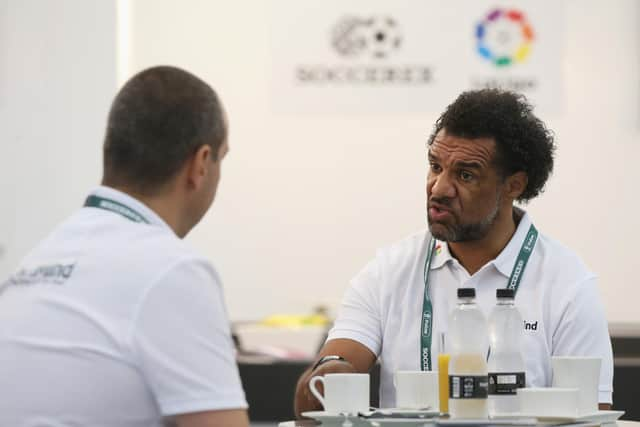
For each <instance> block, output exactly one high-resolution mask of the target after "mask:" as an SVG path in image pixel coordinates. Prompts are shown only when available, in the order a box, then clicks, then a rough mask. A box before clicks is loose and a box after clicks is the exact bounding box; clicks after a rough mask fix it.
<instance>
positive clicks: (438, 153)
mask: <svg viewBox="0 0 640 427" xmlns="http://www.w3.org/2000/svg"><path fill="white" fill-rule="evenodd" d="M495 145H496V144H495V141H494V140H493V138H463V137H459V136H455V135H450V134H448V133H447V132H446V131H444V130H441V131H439V132H438V133H437V134H436V136H435V138H434V139H433V144H431V145H430V147H429V154H430V155H431V156H435V157H446V158H447V159H449V160H452V161H462V162H472V161H473V162H480V163H482V164H486V165H488V164H489V163H491V161H492V160H493V158H494V153H495Z"/></svg>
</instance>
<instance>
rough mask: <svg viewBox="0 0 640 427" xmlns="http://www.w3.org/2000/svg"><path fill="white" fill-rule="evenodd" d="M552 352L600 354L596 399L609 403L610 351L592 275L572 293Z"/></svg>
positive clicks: (611, 365)
mask: <svg viewBox="0 0 640 427" xmlns="http://www.w3.org/2000/svg"><path fill="white" fill-rule="evenodd" d="M552 355H553V356H590V357H599V358H600V359H601V361H602V362H601V364H600V386H599V389H598V401H599V402H600V403H612V393H613V352H612V350H611V338H610V337H609V330H608V325H607V320H606V317H605V313H604V307H603V306H602V302H601V301H600V296H599V293H598V287H597V280H596V278H595V277H590V278H589V279H586V280H584V281H583V282H581V283H580V284H579V285H578V286H577V288H576V292H575V294H572V295H571V298H570V299H569V301H568V303H567V305H566V308H565V310H564V313H563V316H562V318H561V320H560V323H559V325H558V327H557V328H556V330H555V331H554V334H553V351H552Z"/></svg>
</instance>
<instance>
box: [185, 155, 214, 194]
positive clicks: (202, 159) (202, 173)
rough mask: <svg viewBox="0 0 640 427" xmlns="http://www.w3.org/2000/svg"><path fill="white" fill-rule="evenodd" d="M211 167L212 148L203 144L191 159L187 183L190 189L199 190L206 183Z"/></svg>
mask: <svg viewBox="0 0 640 427" xmlns="http://www.w3.org/2000/svg"><path fill="white" fill-rule="evenodd" d="M210 166H211V146H209V145H208V144H203V145H201V146H200V148H198V149H197V150H196V152H195V153H194V154H193V155H192V156H191V158H190V159H189V165H188V168H187V182H188V185H189V188H193V189H198V188H200V186H202V183H203V182H204V180H205V178H206V176H207V172H208V170H209V167H210Z"/></svg>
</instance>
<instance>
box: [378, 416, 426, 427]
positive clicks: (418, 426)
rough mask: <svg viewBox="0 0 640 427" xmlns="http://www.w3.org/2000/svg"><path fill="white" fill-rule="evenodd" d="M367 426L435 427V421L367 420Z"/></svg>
mask: <svg viewBox="0 0 640 427" xmlns="http://www.w3.org/2000/svg"><path fill="white" fill-rule="evenodd" d="M367 426H373V427H396V426H399V427H425V426H429V427H431V426H435V420H429V419H420V418H369V419H367Z"/></svg>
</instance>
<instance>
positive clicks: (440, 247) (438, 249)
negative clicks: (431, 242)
mask: <svg viewBox="0 0 640 427" xmlns="http://www.w3.org/2000/svg"><path fill="white" fill-rule="evenodd" d="M440 252H442V245H441V244H440V243H438V244H437V245H436V255H440Z"/></svg>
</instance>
